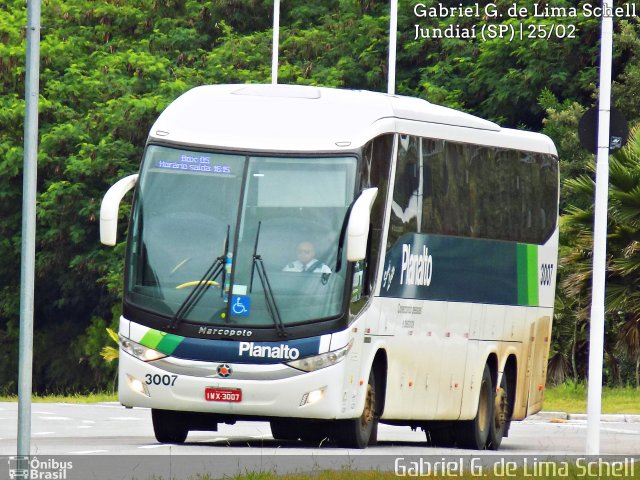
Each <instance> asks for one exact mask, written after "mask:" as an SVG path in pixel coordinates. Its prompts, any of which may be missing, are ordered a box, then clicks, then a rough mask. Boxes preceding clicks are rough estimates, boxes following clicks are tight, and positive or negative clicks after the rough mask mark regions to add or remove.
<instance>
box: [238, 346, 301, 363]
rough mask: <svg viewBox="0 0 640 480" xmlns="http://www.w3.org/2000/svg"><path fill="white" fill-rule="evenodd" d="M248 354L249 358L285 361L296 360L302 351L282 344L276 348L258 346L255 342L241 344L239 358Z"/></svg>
mask: <svg viewBox="0 0 640 480" xmlns="http://www.w3.org/2000/svg"><path fill="white" fill-rule="evenodd" d="M245 353H246V354H247V356H249V357H260V358H278V359H283V360H296V359H297V358H298V357H299V356H300V350H298V349H297V348H293V347H290V346H289V345H283V344H280V345H279V346H276V347H271V346H269V345H256V344H254V343H253V342H240V350H239V351H238V355H239V356H241V357H242V356H244V354H245Z"/></svg>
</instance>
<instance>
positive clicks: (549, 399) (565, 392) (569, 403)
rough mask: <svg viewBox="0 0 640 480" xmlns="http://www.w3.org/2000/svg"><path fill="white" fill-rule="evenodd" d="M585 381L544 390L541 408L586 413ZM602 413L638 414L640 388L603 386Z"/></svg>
mask: <svg viewBox="0 0 640 480" xmlns="http://www.w3.org/2000/svg"><path fill="white" fill-rule="evenodd" d="M587 391H588V387H587V384H586V383H572V382H567V383H563V384H562V385H558V386H555V387H549V388H547V390H546V391H545V395H544V404H543V410H544V411H547V412H567V413H586V412H587ZM602 413H628V414H640V388H635V387H624V388H623V387H615V388H611V387H603V388H602Z"/></svg>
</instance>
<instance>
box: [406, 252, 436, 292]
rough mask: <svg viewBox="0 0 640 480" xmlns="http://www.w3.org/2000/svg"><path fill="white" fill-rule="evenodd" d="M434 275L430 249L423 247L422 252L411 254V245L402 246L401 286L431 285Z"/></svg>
mask: <svg viewBox="0 0 640 480" xmlns="http://www.w3.org/2000/svg"><path fill="white" fill-rule="evenodd" d="M432 274H433V258H432V257H431V255H429V249H428V248H427V247H426V246H423V247H422V252H421V253H418V254H415V253H411V245H409V244H407V243H403V244H402V268H401V270H400V285H419V286H427V287H428V286H429V285H431V275H432Z"/></svg>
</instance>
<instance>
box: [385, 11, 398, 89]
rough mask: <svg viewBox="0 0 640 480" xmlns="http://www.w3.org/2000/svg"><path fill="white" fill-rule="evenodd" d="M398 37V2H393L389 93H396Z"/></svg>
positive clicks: (390, 20)
mask: <svg viewBox="0 0 640 480" xmlns="http://www.w3.org/2000/svg"><path fill="white" fill-rule="evenodd" d="M397 36H398V0H391V4H390V5H389V62H388V63H389V65H388V68H389V75H388V78H387V93H388V94H389V95H395V93H396V43H397V38H396V37H397Z"/></svg>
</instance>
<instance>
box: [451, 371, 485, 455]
mask: <svg viewBox="0 0 640 480" xmlns="http://www.w3.org/2000/svg"><path fill="white" fill-rule="evenodd" d="M493 392H494V388H493V381H492V380H491V372H490V371H489V366H488V365H485V366H484V371H483V372H482V381H481V382H480V394H479V397H478V411H477V412H476V417H475V418H474V419H473V420H468V421H462V422H460V423H459V424H458V428H457V435H456V436H457V440H458V445H459V446H461V447H464V448H471V449H474V450H484V448H485V446H486V444H487V439H488V438H489V431H490V430H491V424H492V423H493V402H494V394H493Z"/></svg>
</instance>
